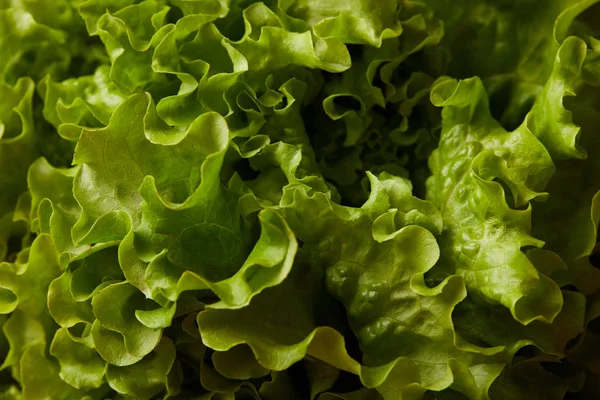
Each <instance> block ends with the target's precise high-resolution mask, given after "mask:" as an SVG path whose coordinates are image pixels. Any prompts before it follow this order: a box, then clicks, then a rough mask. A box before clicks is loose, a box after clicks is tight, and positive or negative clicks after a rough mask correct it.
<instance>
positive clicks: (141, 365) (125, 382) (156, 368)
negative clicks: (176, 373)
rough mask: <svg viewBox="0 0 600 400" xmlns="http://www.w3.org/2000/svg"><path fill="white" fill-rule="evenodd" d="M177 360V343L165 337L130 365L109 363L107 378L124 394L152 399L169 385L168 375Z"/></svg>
mask: <svg viewBox="0 0 600 400" xmlns="http://www.w3.org/2000/svg"><path fill="white" fill-rule="evenodd" d="M174 362H175V345H174V344H173V342H172V341H171V340H169V339H168V338H163V339H162V340H161V341H160V343H159V344H158V346H156V348H155V349H154V351H153V352H152V353H150V354H149V355H147V356H146V357H144V358H143V359H142V360H141V361H139V362H137V363H135V364H133V365H130V366H123V367H119V366H114V365H109V366H108V368H107V371H106V379H107V381H108V384H109V385H110V387H111V388H113V389H114V390H115V391H117V392H118V393H120V394H122V395H129V396H131V395H133V396H135V397H136V398H139V399H150V398H152V397H154V396H155V395H157V394H159V393H160V392H162V391H163V390H165V387H166V385H167V381H166V379H167V376H168V373H169V371H170V370H171V368H173V363H174Z"/></svg>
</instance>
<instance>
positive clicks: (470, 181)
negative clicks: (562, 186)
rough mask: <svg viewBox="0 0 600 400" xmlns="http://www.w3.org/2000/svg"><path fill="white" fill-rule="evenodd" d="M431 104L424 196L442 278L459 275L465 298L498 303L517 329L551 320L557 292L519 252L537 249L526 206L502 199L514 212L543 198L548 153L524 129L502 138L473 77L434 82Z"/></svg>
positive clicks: (557, 305)
mask: <svg viewBox="0 0 600 400" xmlns="http://www.w3.org/2000/svg"><path fill="white" fill-rule="evenodd" d="M431 99H432V102H433V103H434V104H435V105H437V106H443V107H444V110H443V112H442V118H443V121H442V136H441V138H440V146H439V148H438V149H437V150H435V151H434V152H433V154H432V155H431V157H430V159H429V164H430V167H431V169H432V172H433V175H432V177H430V178H429V179H428V181H427V185H428V186H427V190H428V191H427V195H428V196H427V197H428V199H429V200H430V201H432V203H433V204H434V205H436V206H437V207H438V208H439V209H440V211H441V212H442V216H443V217H444V229H445V232H444V233H443V234H442V236H441V237H440V247H441V248H442V256H443V259H442V264H441V266H440V267H439V269H440V270H442V271H443V272H442V274H443V275H442V276H445V274H452V273H455V272H456V273H458V274H460V275H462V276H463V277H464V278H465V283H466V286H467V289H468V290H469V291H470V292H472V293H475V294H477V295H479V296H483V297H485V298H487V299H489V300H490V301H492V302H499V303H501V304H503V305H504V306H505V307H507V308H508V309H509V310H510V311H511V313H512V314H513V317H514V318H515V319H516V320H517V321H519V322H521V323H523V324H528V323H530V322H531V321H534V320H541V321H548V322H550V321H552V320H553V319H554V318H555V317H556V315H557V314H558V312H559V311H560V309H561V306H562V296H561V293H560V290H559V288H558V286H557V285H556V284H555V283H554V282H553V281H551V280H550V279H549V278H548V277H546V276H545V275H543V274H540V273H539V272H538V271H537V270H536V268H535V267H534V266H533V265H532V263H531V262H530V261H529V260H528V259H527V257H526V256H525V254H524V253H523V252H522V251H521V248H522V247H525V246H536V247H540V246H541V244H542V242H541V241H539V240H537V239H535V238H533V237H532V236H531V235H530V230H531V206H530V207H528V208H527V209H525V210H519V209H512V208H510V205H509V204H507V201H506V199H505V196H507V195H510V196H512V198H513V199H514V206H521V205H524V204H526V203H527V202H528V201H529V200H531V199H534V198H536V197H540V196H542V194H541V193H538V192H537V191H538V190H541V189H543V187H544V186H545V185H546V183H547V181H548V179H549V177H550V175H551V173H552V171H553V169H554V166H553V164H552V160H551V159H550V156H549V154H548V152H547V151H546V149H545V147H544V146H543V145H542V144H541V143H540V142H539V141H538V140H537V139H536V138H535V136H534V135H533V134H532V133H531V132H530V131H529V130H528V129H527V128H526V127H525V126H524V125H523V126H521V127H519V128H518V129H517V130H515V131H513V132H506V131H505V130H504V129H503V128H502V127H501V126H500V124H499V123H498V122H496V121H495V120H494V119H493V118H492V116H491V115H490V111H489V105H488V101H487V96H486V94H485V90H484V88H483V85H482V83H481V81H480V80H479V79H477V78H472V79H466V80H463V81H454V80H449V79H443V80H440V81H439V82H438V83H437V85H436V86H435V87H434V89H433V91H432V93H431ZM496 180H500V181H501V182H503V183H505V184H506V186H508V188H509V189H510V193H509V194H508V193H506V192H505V191H504V189H503V187H502V185H501V184H500V183H499V182H497V181H496ZM434 272H436V271H434ZM440 272H441V271H440Z"/></svg>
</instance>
